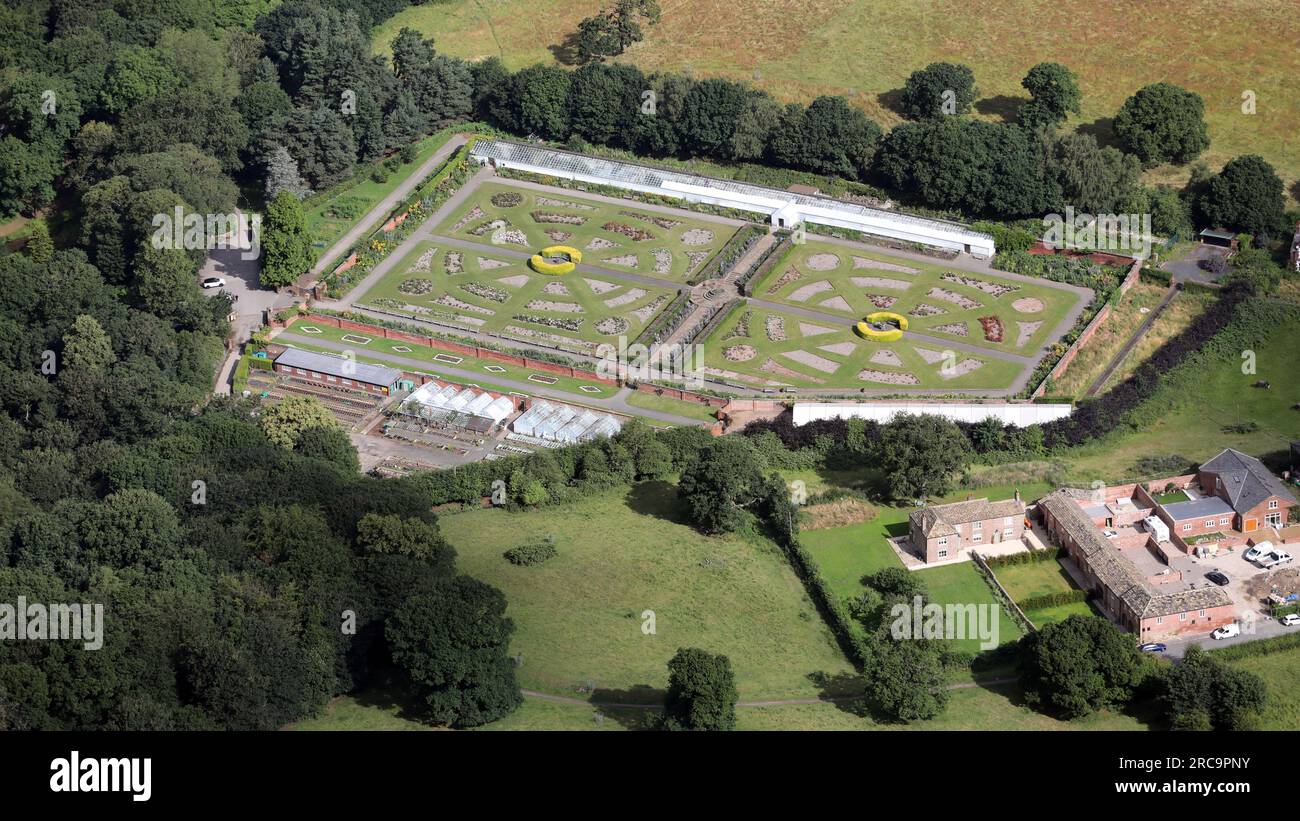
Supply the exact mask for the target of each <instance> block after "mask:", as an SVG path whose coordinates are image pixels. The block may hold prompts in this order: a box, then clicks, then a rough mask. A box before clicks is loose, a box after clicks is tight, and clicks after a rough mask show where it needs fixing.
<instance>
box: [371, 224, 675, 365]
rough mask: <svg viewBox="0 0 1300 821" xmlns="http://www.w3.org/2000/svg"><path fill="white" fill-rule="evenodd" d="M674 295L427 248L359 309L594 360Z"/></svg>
mask: <svg viewBox="0 0 1300 821" xmlns="http://www.w3.org/2000/svg"><path fill="white" fill-rule="evenodd" d="M596 289H599V292H598V291H597V290H596ZM675 296H676V292H675V291H673V290H672V289H670V288H663V287H656V286H653V285H647V284H639V285H628V284H621V283H616V282H609V281H608V280H604V279H600V278H599V277H598V276H592V275H589V274H581V273H578V272H574V273H570V274H568V275H565V276H561V277H554V276H547V275H543V274H539V273H537V272H535V271H533V270H531V269H530V268H529V267H528V266H527V263H526V262H525V261H524V260H520V259H515V258H512V257H508V256H505V255H494V254H492V253H491V252H490V251H487V250H486V249H485V250H484V251H483V252H482V253H476V252H470V251H463V250H460V249H457V248H447V247H442V244H441V243H438V242H437V241H433V242H417V243H414V244H412V245H411V247H410V248H409V250H406V251H403V252H402V257H401V258H400V259H399V260H398V261H397V264H396V265H394V266H393V269H392V270H391V271H389V272H388V273H387V274H385V275H384V277H383V278H382V279H380V280H379V281H378V282H376V283H375V284H374V285H373V286H371V288H370V290H368V291H367V292H366V293H365V295H364V297H363V298H362V299H360V300H359V301H358V304H359V305H363V306H371V307H374V308H378V309H380V310H383V311H385V312H388V313H394V314H399V315H402V316H408V317H413V318H425V319H431V320H436V321H438V322H441V323H445V324H449V325H453V326H456V327H460V328H464V329H465V330H466V331H473V332H482V333H494V334H498V335H500V336H506V337H510V338H512V339H518V340H520V341H524V342H533V343H537V344H542V345H547V346H550V347H559V348H562V349H564V350H568V351H571V352H575V353H583V354H592V353H593V352H594V351H595V349H596V347H597V346H598V345H599V344H600V343H602V342H609V343H611V344H617V342H618V337H619V336H627V337H628V338H629V339H632V338H635V336H636V335H637V334H638V333H639V332H640V331H641V329H642V328H643V327H645V325H646V324H647V323H648V322H650V321H651V320H653V319H654V317H655V316H656V315H658V313H659V312H660V311H662V310H663V309H664V308H665V307H666V306H667V305H668V304H669V303H670V302H672V300H673V298H674V297H675ZM548 323H549V324H548Z"/></svg>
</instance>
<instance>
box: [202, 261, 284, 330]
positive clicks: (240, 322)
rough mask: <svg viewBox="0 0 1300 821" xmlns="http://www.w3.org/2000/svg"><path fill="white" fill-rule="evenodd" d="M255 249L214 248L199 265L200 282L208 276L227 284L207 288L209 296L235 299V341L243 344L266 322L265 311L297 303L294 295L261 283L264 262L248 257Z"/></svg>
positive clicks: (233, 327)
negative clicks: (263, 315)
mask: <svg viewBox="0 0 1300 821" xmlns="http://www.w3.org/2000/svg"><path fill="white" fill-rule="evenodd" d="M252 253H253V252H252V251H242V250H239V249H237V248H214V249H212V250H211V251H208V256H207V258H206V259H205V260H203V265H202V266H201V267H200V268H199V281H200V282H202V281H203V280H204V279H206V278H208V277H222V278H224V279H225V280H226V287H224V288H212V289H210V290H207V291H205V293H206V294H207V295H208V296H216V295H217V294H219V293H223V292H224V293H228V294H230V295H231V296H232V297H234V298H235V304H234V306H233V308H232V310H233V311H234V313H235V321H234V322H233V323H231V324H232V329H233V333H234V341H235V343H236V344H240V343H243V342H246V341H248V338H249V337H250V336H252V333H253V331H255V330H257V329H258V328H259V327H261V325H262V312H263V311H267V310H270V311H277V310H281V309H283V308H287V307H289V306H290V305H292V304H293V297H292V296H291V295H290V294H280V293H277V292H276V291H275V290H273V289H271V288H265V287H263V286H262V284H261V283H260V282H258V274H259V273H260V272H261V270H262V261H261V257H260V256H259V257H258V258H257V259H245V257H247V256H249V255H251V254H252Z"/></svg>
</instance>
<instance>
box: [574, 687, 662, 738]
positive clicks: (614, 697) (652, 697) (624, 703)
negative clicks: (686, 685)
mask: <svg viewBox="0 0 1300 821" xmlns="http://www.w3.org/2000/svg"><path fill="white" fill-rule="evenodd" d="M667 697H668V693H667V691H665V690H663V689H662V688H659V687H651V686H650V685H649V684H634V685H632V686H631V687H628V688H624V689H610V688H606V687H597V688H596V689H594V690H592V691H591V706H592V707H593V708H595V710H596V711H597V712H598V713H599V714H600V715H601V716H603V717H605V718H609V719H611V720H613V721H615V722H616V723H618V725H619V726H621V727H624V728H626V729H628V730H654V729H656V728H658V727H659V724H660V719H661V718H662V717H663V711H664V699H666V698H667ZM598 720H599V719H598Z"/></svg>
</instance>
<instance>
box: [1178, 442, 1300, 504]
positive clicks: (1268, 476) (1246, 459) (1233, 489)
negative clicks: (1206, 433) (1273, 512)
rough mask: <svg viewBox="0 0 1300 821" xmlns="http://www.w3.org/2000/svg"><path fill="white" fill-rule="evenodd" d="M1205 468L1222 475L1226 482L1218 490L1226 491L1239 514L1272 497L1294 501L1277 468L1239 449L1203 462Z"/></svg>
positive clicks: (1219, 477)
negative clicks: (1274, 472)
mask: <svg viewBox="0 0 1300 821" xmlns="http://www.w3.org/2000/svg"><path fill="white" fill-rule="evenodd" d="M1201 470H1202V471H1203V472H1205V473H1212V474H1214V475H1215V476H1216V477H1218V479H1219V482H1221V483H1222V484H1221V488H1219V487H1216V488H1215V489H1214V490H1215V492H1216V493H1218V492H1222V493H1223V494H1224V495H1225V496H1226V497H1227V501H1228V503H1229V504H1230V505H1232V509H1233V510H1235V511H1237V512H1238V513H1245V512H1246V511H1248V510H1250V509H1251V508H1253V507H1255V506H1257V505H1258V504H1259V503H1260V502H1262V501H1264V500H1265V499H1267V498H1269V497H1270V496H1281V497H1282V498H1283V499H1286V500H1292V496H1291V493H1290V491H1288V490H1287V487H1286V485H1284V484H1283V483H1282V480H1281V479H1279V478H1277V477H1276V476H1274V475H1273V471H1271V470H1269V469H1268V468H1266V467H1264V463H1263V462H1261V461H1259V460H1258V459H1256V458H1255V457H1254V456H1249V455H1247V454H1245V453H1242V452H1241V451H1239V450H1233V449H1232V448H1224V449H1223V451H1222V452H1221V453H1220V454H1219V455H1218V456H1216V457H1214V458H1213V459H1211V460H1210V461H1208V462H1206V463H1205V464H1203V465H1201ZM1207 490H1208V488H1207Z"/></svg>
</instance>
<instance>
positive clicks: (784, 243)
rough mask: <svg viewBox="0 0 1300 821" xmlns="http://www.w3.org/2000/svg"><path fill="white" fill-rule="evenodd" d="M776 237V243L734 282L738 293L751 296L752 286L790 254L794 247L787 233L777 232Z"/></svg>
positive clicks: (752, 293) (752, 292)
mask: <svg viewBox="0 0 1300 821" xmlns="http://www.w3.org/2000/svg"><path fill="white" fill-rule="evenodd" d="M777 237H778V239H777V241H776V242H774V243H772V245H771V246H770V247H769V248H768V249H767V252H766V253H764V254H763V256H761V257H759V258H758V260H757V261H756V262H755V263H754V266H753V267H752V268H750V269H749V270H748V271H746V272H745V273H743V274H741V275H740V278H739V279H737V280H736V286H737V287H738V288H740V292H741V293H742V294H744V295H745V296H753V295H754V285H755V284H756V283H759V282H762V281H763V277H765V276H767V273H768V271H771V270H772V269H773V268H775V267H776V266H777V265H779V264H780V263H781V260H783V259H785V256H786V254H788V253H789V252H790V249H791V248H793V247H794V243H793V242H792V241H791V236H790V233H789V232H782V231H778V232H777Z"/></svg>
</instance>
